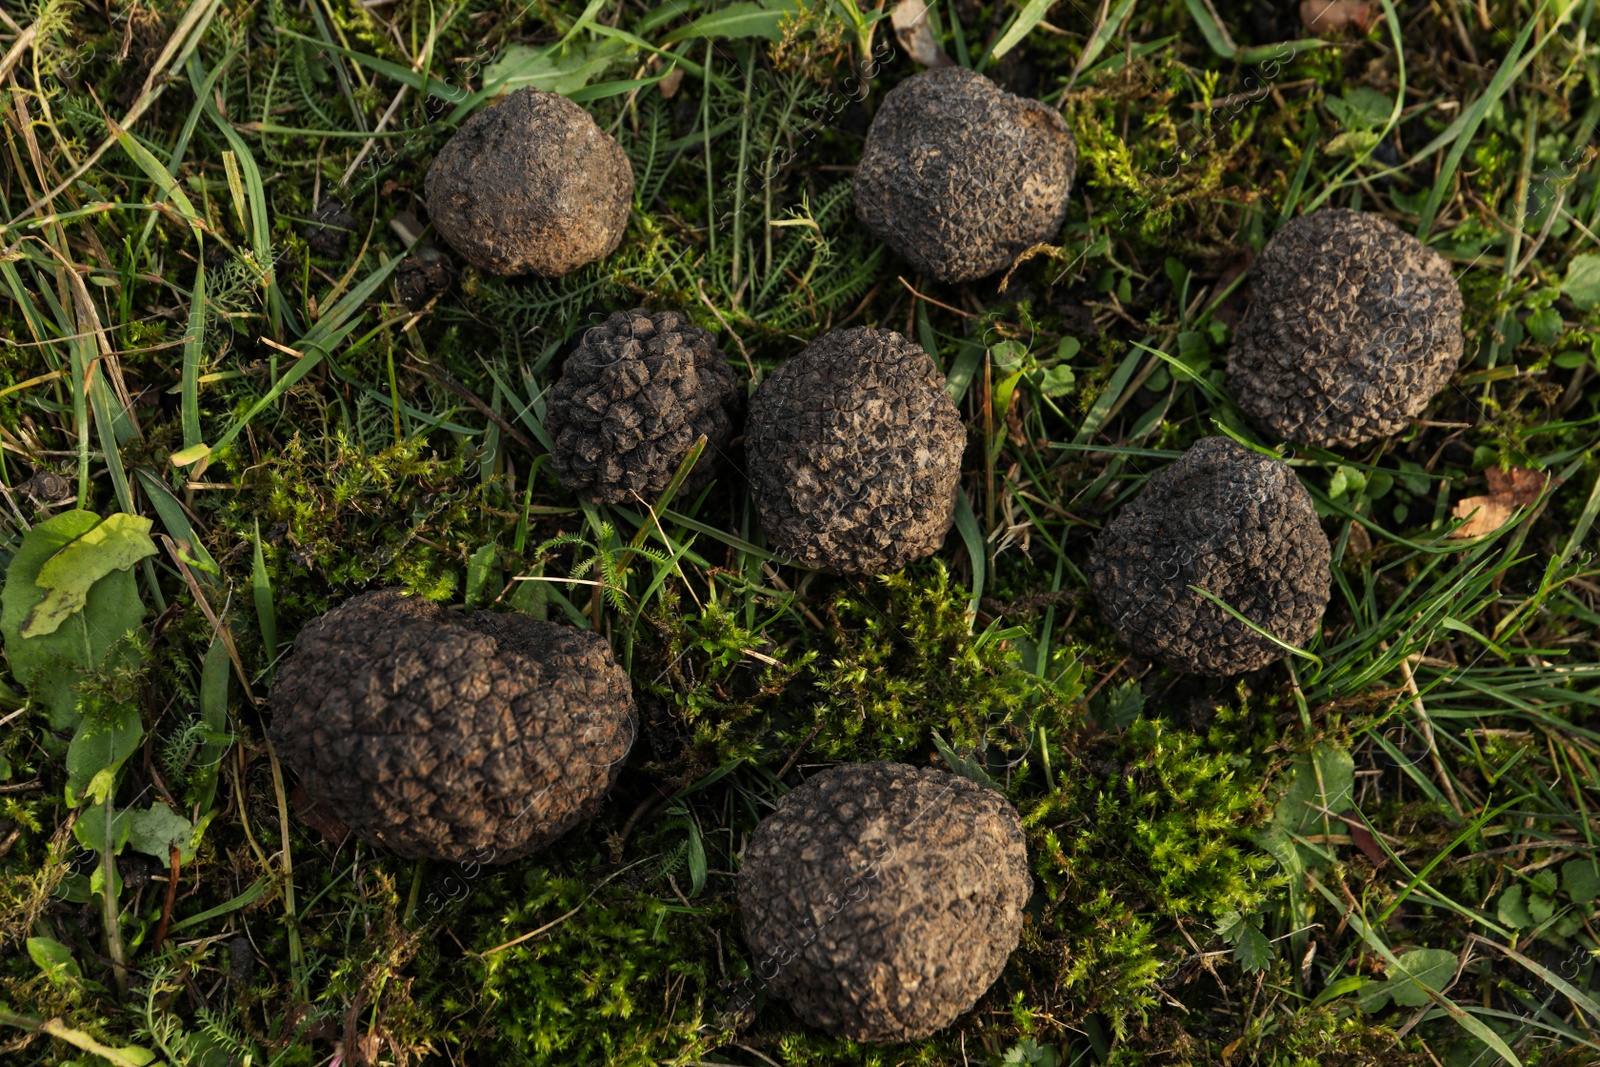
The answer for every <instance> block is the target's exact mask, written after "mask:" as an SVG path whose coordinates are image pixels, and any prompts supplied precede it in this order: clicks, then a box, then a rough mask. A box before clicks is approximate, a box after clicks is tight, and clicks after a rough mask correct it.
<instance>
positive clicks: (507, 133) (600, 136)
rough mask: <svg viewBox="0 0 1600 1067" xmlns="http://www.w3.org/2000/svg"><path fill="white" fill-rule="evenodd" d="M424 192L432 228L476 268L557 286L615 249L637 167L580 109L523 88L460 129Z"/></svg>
mask: <svg viewBox="0 0 1600 1067" xmlns="http://www.w3.org/2000/svg"><path fill="white" fill-rule="evenodd" d="M425 191H426V193H427V198H428V214H429V216H430V217H431V218H432V219H433V224H434V226H435V227H437V228H438V230H439V233H440V235H442V236H443V237H444V239H445V240H446V241H448V242H450V247H451V248H454V249H455V250H456V251H457V252H459V253H460V254H461V255H462V257H463V258H465V259H466V261H467V262H468V263H471V264H472V265H473V266H474V267H477V268H478V269H479V270H486V271H489V272H490V273H493V274H537V275H540V276H541V277H545V278H558V277H560V276H561V275H563V274H566V273H567V272H569V271H572V270H576V269H577V268H578V267H582V266H585V265H586V264H589V263H594V262H596V261H598V260H601V259H604V258H605V257H606V256H609V255H610V254H611V253H612V252H614V251H616V247H617V245H618V244H619V243H621V241H622V232H623V230H624V229H626V228H627V225H628V210H629V208H630V207H631V206H632V204H633V165H632V164H631V163H629V162H628V155H627V153H626V152H624V151H623V150H622V146H621V145H619V144H618V143H617V142H616V139H615V138H614V137H612V136H611V135H610V134H608V133H606V132H605V131H604V130H602V129H601V128H600V127H599V126H597V125H595V121H594V119H592V118H590V117H589V113H588V112H587V111H585V110H583V108H581V107H579V106H578V105H577V104H574V103H573V102H572V101H570V100H568V99H567V98H566V97H564V96H558V95H557V94H555V93H545V92H540V91H539V90H537V89H520V90H518V91H517V92H514V93H512V94H511V95H510V96H507V97H506V98H505V99H504V100H502V101H500V103H498V104H495V105H494V106H493V107H488V108H485V109H484V110H482V111H480V112H478V113H477V114H476V115H473V116H472V117H471V118H469V119H468V120H467V121H466V122H464V123H462V124H461V128H460V129H458V130H457V131H456V132H455V135H454V136H453V137H451V138H450V140H449V141H448V142H447V143H446V144H445V146H444V148H443V149H441V150H440V152H439V155H438V156H437V158H435V159H434V161H433V166H431V167H429V168H428V177H427V182H426V186H425Z"/></svg>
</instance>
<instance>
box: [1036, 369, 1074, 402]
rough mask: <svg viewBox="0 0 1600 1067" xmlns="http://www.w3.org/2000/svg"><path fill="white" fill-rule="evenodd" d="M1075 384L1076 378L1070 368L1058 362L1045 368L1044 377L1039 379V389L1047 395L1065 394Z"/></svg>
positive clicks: (1070, 390)
mask: <svg viewBox="0 0 1600 1067" xmlns="http://www.w3.org/2000/svg"><path fill="white" fill-rule="evenodd" d="M1076 384H1077V378H1076V376H1075V375H1073V373H1072V368H1071V367H1068V366H1065V365H1063V364H1060V363H1058V364H1056V365H1055V366H1054V367H1048V368H1046V370H1045V372H1044V377H1043V378H1041V379H1040V381H1039V391H1040V392H1041V393H1043V394H1044V395H1045V396H1048V397H1058V396H1066V395H1067V394H1068V393H1070V392H1072V387H1073V386H1074V385H1076Z"/></svg>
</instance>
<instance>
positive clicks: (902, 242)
mask: <svg viewBox="0 0 1600 1067" xmlns="http://www.w3.org/2000/svg"><path fill="white" fill-rule="evenodd" d="M1077 160H1078V149H1077V144H1076V142H1074V141H1073V139H1072V131H1071V130H1070V129H1069V128H1068V127H1067V124H1066V123H1065V122H1064V121H1063V120H1062V118H1061V116H1060V114H1058V113H1057V111H1056V109H1055V108H1052V107H1049V106H1048V105H1046V104H1042V103H1040V102H1039V101H1037V100H1029V99H1025V98H1023V97H1020V96H1013V95H1012V94H1010V93H1008V92H1006V91H1005V90H1003V89H1001V88H1000V87H999V86H998V85H996V84H995V83H994V82H992V81H990V80H989V79H988V78H986V77H984V76H983V75H981V74H978V73H976V72H974V71H971V70H968V69H967V68H965V67H946V68H944V69H940V70H926V71H923V72H922V73H921V74H915V75H913V76H911V77H909V78H907V79H906V80H905V81H903V82H901V83H900V84H899V85H897V86H895V87H894V89H892V90H891V91H890V92H889V95H888V96H886V97H884V100H883V106H882V107H880V108H879V109H878V113H877V115H876V116H875V117H874V118H873V120H872V127H871V129H869V130H868V131H867V142H866V147H865V148H864V149H863V151H862V153H861V164H860V166H859V167H857V168H856V176H855V198H856V215H857V216H858V217H859V218H860V219H861V221H862V222H863V223H865V224H866V227H867V229H869V230H871V231H872V232H873V234H875V235H876V236H877V237H878V238H880V239H881V240H882V241H883V242H884V243H886V244H887V245H888V246H889V247H890V248H893V249H894V250H895V251H896V252H898V253H900V255H901V256H902V257H904V258H905V259H906V260H907V261H908V262H909V263H910V264H911V265H912V266H913V267H915V268H916V269H917V270H919V271H923V272H925V273H928V274H931V275H933V276H934V277H935V278H938V279H939V280H940V281H945V282H964V281H970V280H972V279H974V278H982V277H984V276H985V275H989V274H993V273H994V272H995V271H998V270H1002V269H1004V268H1006V267H1009V266H1010V265H1011V263H1012V262H1013V261H1014V260H1015V259H1016V258H1017V256H1019V255H1021V254H1022V253H1023V252H1025V251H1026V250H1027V249H1028V248H1030V247H1032V246H1033V245H1036V244H1039V243H1041V242H1047V241H1050V240H1051V239H1053V238H1054V237H1055V235H1056V231H1058V230H1059V229H1060V228H1061V221H1062V219H1064V218H1065V217H1066V213H1067V194H1068V193H1069V192H1070V191H1071V189H1072V175H1073V171H1074V169H1075V168H1076V166H1077Z"/></svg>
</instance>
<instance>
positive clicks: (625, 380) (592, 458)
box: [545, 308, 739, 503]
mask: <svg viewBox="0 0 1600 1067" xmlns="http://www.w3.org/2000/svg"><path fill="white" fill-rule="evenodd" d="M736 384H737V382H736V379H735V377H734V373H733V370H732V368H730V367H729V366H728V363H727V360H726V359H725V358H724V357H723V354H722V350H721V349H719V348H718V347H717V346H716V344H715V342H713V341H712V339H711V335H710V334H709V333H707V332H706V331H705V330H702V329H701V328H700V327H698V326H696V325H694V324H693V323H691V322H690V321H689V320H688V319H687V318H685V317H684V316H683V315H681V314H679V313H678V312H675V311H658V312H654V313H652V312H649V311H646V310H645V309H643V308H635V309H634V310H632V311H619V312H616V313H615V314H613V315H612V316H611V317H610V318H608V319H606V321H605V322H604V323H603V324H601V325H599V326H596V327H594V328H593V329H591V330H589V331H588V332H587V333H586V334H584V338H583V342H582V343H581V344H579V345H578V347H577V348H576V349H575V350H573V353H572V354H571V355H570V356H568V357H567V361H566V364H565V365H564V366H563V367H562V370H561V378H560V380H559V381H557V382H556V384H555V387H554V388H552V389H551V390H550V400H549V404H548V406H547V407H546V409H545V429H546V430H547V431H549V434H550V437H551V440H552V441H553V442H554V448H552V449H551V452H550V463H551V466H553V467H554V468H555V472H556V475H557V477H559V478H560V479H561V482H562V484H563V485H565V486H566V487H567V488H569V489H572V490H574V491H575V492H577V493H578V494H579V495H581V496H583V497H584V498H585V499H587V500H591V501H594V502H596V503H612V502H615V501H621V500H627V501H633V500H635V499H643V500H645V501H647V502H650V501H653V500H654V499H655V497H656V496H658V495H659V494H660V493H661V492H662V491H663V490H664V489H666V488H667V485H668V484H669V483H670V482H671V481H672V477H673V475H674V474H676V473H677V471H678V467H679V465H680V464H682V462H683V460H684V458H685V457H686V456H687V455H688V454H689V450H690V449H691V448H692V447H693V446H694V443H695V441H697V440H698V439H699V438H700V437H701V436H702V435H704V436H705V438H706V449H705V451H704V452H703V453H702V454H701V456H700V459H699V460H698V461H697V462H696V463H695V466H694V469H693V470H692V471H691V472H690V474H689V477H688V479H687V480H686V481H685V482H684V485H683V489H682V490H681V491H688V492H694V491H695V490H697V489H700V488H701V487H703V486H705V485H706V483H708V482H709V481H710V480H711V478H712V476H713V474H714V473H715V472H716V467H717V458H718V456H719V455H720V454H721V452H722V450H723V449H724V448H725V447H726V446H727V444H728V440H729V438H730V437H732V436H733V418H734V416H735V415H736V414H737V411H738V406H739V393H738V390H737V388H736Z"/></svg>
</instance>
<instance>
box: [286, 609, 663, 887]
mask: <svg viewBox="0 0 1600 1067" xmlns="http://www.w3.org/2000/svg"><path fill="white" fill-rule="evenodd" d="M271 702H272V712H273V715H272V724H271V726H269V727H268V731H267V732H268V736H269V737H271V739H272V743H273V744H274V745H275V746H276V748H277V752H278V755H279V756H280V757H281V758H282V759H283V761H284V762H285V763H286V764H288V765H289V766H290V767H292V768H293V769H294V770H295V771H296V772H297V773H298V774H299V776H300V782H301V784H302V785H303V786H304V787H305V790H306V793H307V794H308V795H309V796H310V798H311V799H312V800H313V801H316V802H318V803H320V804H324V805H326V806H327V807H328V809H329V810H330V811H331V812H332V813H333V814H334V815H336V816H337V817H338V818H339V819H341V820H342V821H343V822H344V823H345V824H346V825H347V826H349V828H350V829H351V830H352V831H354V832H355V833H356V834H358V835H359V836H361V837H362V838H364V839H365V840H367V841H370V842H372V843H373V844H377V845H382V846H383V847H385V848H388V849H389V850H391V851H393V852H396V853H398V854H399V855H401V856H406V857H411V858H423V857H427V858H433V859H442V860H451V861H455V862H465V861H467V860H475V861H477V862H480V863H502V862H505V861H507V860H512V859H516V858H518V857H520V856H524V855H526V854H527V853H529V852H532V851H533V850H535V849H537V848H539V847H541V846H543V845H545V844H548V843H549V842H551V841H553V840H555V839H556V838H557V837H559V836H560V835H561V834H563V833H565V832H566V831H567V830H569V829H571V828H572V827H573V826H574V825H576V824H577V823H579V822H581V821H583V820H584V819H587V818H589V817H590V816H592V815H593V814H594V813H595V811H596V810H597V809H598V808H599V805H600V801H601V799H602V798H603V797H604V796H605V793H606V791H607V790H608V789H610V788H611V785H612V783H613V782H614V781H615V780H616V776H617V773H618V770H619V767H620V765H621V763H622V761H623V759H624V758H625V757H626V756H627V754H628V749H629V747H630V746H631V745H632V743H633V737H634V732H635V725H636V723H635V714H634V703H633V691H632V687H631V685H630V684H629V682H628V677H627V675H626V674H624V673H623V672H622V669H621V668H620V667H618V666H617V663H616V660H615V659H613V658H612V655H611V649H610V647H609V646H608V645H607V644H606V643H605V641H604V640H602V639H601V638H600V637H598V636H596V635H594V634H589V633H584V632H583V631H580V630H575V629H573V628H572V627H569V626H558V625H556V624H555V623H550V622H544V621H541V620H539V619H535V618H532V617H531V616H527V615H513V614H500V613H495V612H487V611H479V612H475V613H473V614H471V615H457V614H454V613H451V612H448V611H446V610H445V609H443V608H441V607H439V606H438V605H437V604H433V603H431V602H429V601H426V600H423V599H421V598H418V597H406V596H403V595H401V594H399V593H397V592H395V591H392V590H384V591H379V592H373V593H364V594H362V595H360V596H357V597H355V598H353V599H351V600H348V601H346V602H345V603H343V604H341V605H340V606H339V607H337V608H335V609H333V610H332V611H330V612H328V613H327V614H326V615H324V616H322V617H321V618H319V619H316V620H313V621H312V622H311V623H309V624H307V626H306V627H305V629H303V630H302V631H301V632H300V636H299V637H298V638H297V639H296V640H295V644H294V649H293V651H292V652H291V653H290V654H289V656H288V657H287V658H286V659H285V660H284V663H283V665H282V666H281V667H280V668H279V669H278V673H277V677H276V679H275V680H274V681H273V684H272V692H271Z"/></svg>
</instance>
